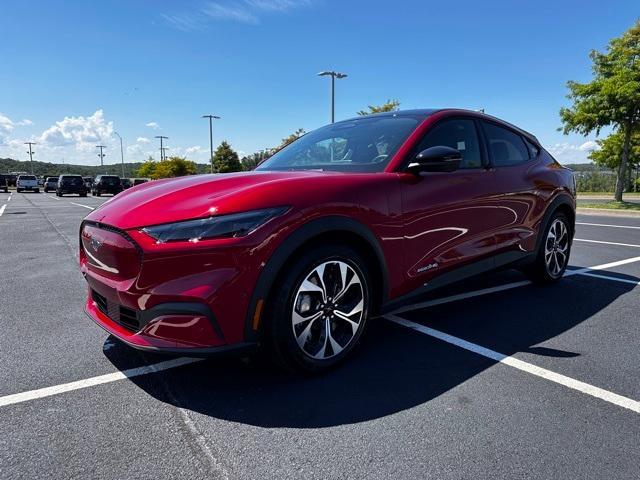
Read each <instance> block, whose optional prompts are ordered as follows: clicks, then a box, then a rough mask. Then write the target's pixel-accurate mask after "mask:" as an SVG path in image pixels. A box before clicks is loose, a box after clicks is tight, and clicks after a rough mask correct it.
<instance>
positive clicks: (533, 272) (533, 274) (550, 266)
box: [524, 212, 573, 284]
mask: <svg viewBox="0 0 640 480" xmlns="http://www.w3.org/2000/svg"><path fill="white" fill-rule="evenodd" d="M557 222H561V223H562V224H563V225H564V229H565V230H564V231H565V232H566V244H565V243H564V242H565V238H560V243H559V244H558V243H557V242H556V245H555V246H552V243H551V242H553V240H552V239H550V238H549V232H550V231H551V229H552V228H554V225H556V224H557ZM542 234H543V236H542V238H541V241H540V246H539V247H538V252H537V254H536V258H535V260H534V261H533V263H531V264H530V265H528V266H527V267H525V269H524V272H525V274H526V275H527V276H528V277H529V278H530V279H531V280H533V281H534V282H536V283H539V284H550V283H555V282H557V281H558V280H560V279H561V278H562V276H563V275H564V272H565V271H566V269H567V265H568V264H569V257H570V255H571V243H572V240H573V230H572V227H571V224H570V223H569V219H568V218H567V216H566V215H565V214H564V213H562V212H556V213H554V214H553V215H552V216H551V218H550V219H549V222H547V225H545V229H544V232H542ZM564 245H566V247H564ZM548 250H551V257H549V255H548ZM563 251H564V255H565V257H564V259H562V261H561V262H560V261H558V263H555V262H554V258H555V259H561V258H562V252H563ZM548 257H549V258H548ZM548 259H549V261H548ZM560 263H562V264H561V265H559V264H560ZM558 267H559V268H558Z"/></svg>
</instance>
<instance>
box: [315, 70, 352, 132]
mask: <svg viewBox="0 0 640 480" xmlns="http://www.w3.org/2000/svg"><path fill="white" fill-rule="evenodd" d="M318 76H320V77H327V76H330V77H331V123H333V122H335V119H336V78H338V79H340V78H346V77H347V74H346V73H340V72H335V71H333V70H327V71H323V72H320V73H318Z"/></svg>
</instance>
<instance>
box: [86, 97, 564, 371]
mask: <svg viewBox="0 0 640 480" xmlns="http://www.w3.org/2000/svg"><path fill="white" fill-rule="evenodd" d="M575 201H576V200H575V182H574V178H573V173H572V172H571V170H569V169H567V168H564V167H562V166H561V165H560V164H559V163H558V162H557V161H556V160H555V159H554V158H553V157H552V156H551V155H550V154H549V153H548V152H547V151H546V150H545V149H544V148H543V147H542V145H541V144H540V142H539V141H538V140H537V139H536V137H535V136H533V135H531V134H530V133H528V132H525V131H524V130H522V129H520V128H518V127H516V126H514V125H511V124H509V123H507V122H504V121H502V120H499V119H497V118H495V117H492V116H489V115H485V114H482V113H479V112H473V111H467V110H454V109H441V110H409V111H395V112H389V113H383V114H377V115H367V116H363V117H358V118H354V119H351V120H345V121H342V122H337V123H334V124H331V125H328V126H325V127H322V128H320V129H318V130H315V131H313V132H310V133H308V134H306V135H305V136H303V137H301V138H299V139H298V140H296V141H295V142H293V143H291V144H290V145H288V146H287V147H285V148H283V149H282V150H280V151H279V152H278V153H276V154H275V155H273V156H272V157H270V158H269V159H268V160H266V161H265V162H264V163H262V164H261V165H260V166H258V167H257V168H256V170H255V171H252V172H242V173H230V174H221V175H200V176H189V177H181V178H175V179H171V180H163V181H162V182H158V183H157V184H156V185H142V186H140V187H136V188H135V189H132V190H131V191H129V192H125V193H123V194H122V195H119V196H118V197H117V198H115V199H113V200H112V201H110V202H107V203H105V204H104V205H102V206H101V207H100V209H98V210H95V211H93V212H91V213H89V215H88V216H87V217H86V218H85V220H84V221H83V223H82V224H81V227H80V252H79V254H80V255H79V257H80V268H81V270H82V272H83V274H84V278H85V279H86V281H87V282H88V284H89V289H88V295H87V298H86V303H85V310H86V312H87V313H88V314H89V315H90V317H91V318H92V319H93V320H94V321H96V322H97V323H98V324H99V325H100V326H102V327H103V328H104V329H105V330H107V331H108V332H109V333H110V334H112V335H114V336H115V337H117V338H119V339H121V340H123V341H124V342H126V343H128V344H129V345H131V346H133V347H136V348H139V349H143V350H144V349H147V350H151V351H163V350H164V351H167V352H171V353H180V354H185V355H187V356H189V355H201V354H209V353H215V352H223V351H229V350H230V349H233V348H238V349H244V348H247V347H249V346H258V345H264V346H266V347H267V350H268V351H269V352H271V354H272V355H273V356H274V358H276V359H277V360H278V361H279V362H280V363H282V364H284V365H285V366H287V367H288V368H291V369H298V370H303V371H311V372H317V371H322V370H325V369H327V368H331V367H332V366H334V365H336V364H337V363H338V362H340V361H341V360H342V359H344V358H345V357H346V356H348V355H349V353H350V352H351V351H352V349H353V348H354V347H355V346H356V344H357V343H358V340H359V339H360V337H361V335H362V333H363V331H364V330H365V328H366V326H367V324H368V321H369V320H370V319H372V318H374V317H376V316H378V315H381V314H384V313H385V312H389V311H393V310H394V309H396V308H398V307H399V306H400V305H402V304H403V303H406V302H408V301H411V299H415V296H416V295H418V294H424V293H425V292H428V291H432V290H433V289H435V288H439V287H442V286H445V285H447V284H450V283H453V282H456V281H461V280H464V279H467V278H469V277H472V276H474V275H478V274H480V273H483V272H487V271H490V270H494V269H499V268H505V267H506V266H510V267H515V268H520V269H522V270H523V271H524V272H526V274H527V275H528V276H529V277H530V278H531V279H533V280H534V281H536V282H539V283H553V282H556V281H559V280H560V279H561V278H562V276H563V274H564V272H565V269H566V268H567V265H568V261H569V254H570V250H571V243H572V239H573V232H574V226H575ZM558 295H560V296H561V292H558ZM549 308H550V309H552V308H553V305H549ZM516 340H517V339H516Z"/></svg>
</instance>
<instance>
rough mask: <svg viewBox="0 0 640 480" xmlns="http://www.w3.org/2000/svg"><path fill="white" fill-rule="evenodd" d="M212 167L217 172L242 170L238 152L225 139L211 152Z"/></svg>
mask: <svg viewBox="0 0 640 480" xmlns="http://www.w3.org/2000/svg"><path fill="white" fill-rule="evenodd" d="M213 168H214V169H215V171H216V172H218V173H229V172H239V171H241V170H242V165H241V164H240V159H239V158H238V154H237V153H236V152H235V150H233V149H232V148H231V145H229V143H227V141H223V142H222V143H221V144H220V146H219V147H218V148H217V149H216V151H215V152H214V153H213Z"/></svg>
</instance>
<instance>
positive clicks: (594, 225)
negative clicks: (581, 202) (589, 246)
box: [576, 222, 640, 230]
mask: <svg viewBox="0 0 640 480" xmlns="http://www.w3.org/2000/svg"><path fill="white" fill-rule="evenodd" d="M576 225H589V226H592V227H612V228H632V229H634V230H640V227H636V226H633V225H609V224H606V223H586V222H576Z"/></svg>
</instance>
